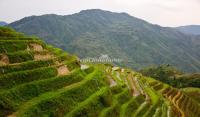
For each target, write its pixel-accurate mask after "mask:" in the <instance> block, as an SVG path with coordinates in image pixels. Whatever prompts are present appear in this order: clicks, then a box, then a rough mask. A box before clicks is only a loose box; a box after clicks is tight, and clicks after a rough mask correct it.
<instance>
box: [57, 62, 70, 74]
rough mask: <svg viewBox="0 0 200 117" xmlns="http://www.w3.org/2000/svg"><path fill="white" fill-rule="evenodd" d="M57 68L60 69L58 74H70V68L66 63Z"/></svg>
mask: <svg viewBox="0 0 200 117" xmlns="http://www.w3.org/2000/svg"><path fill="white" fill-rule="evenodd" d="M57 70H58V76H62V75H68V74H69V73H70V71H69V69H68V68H67V66H65V65H63V66H60V67H59V68H58V69H57Z"/></svg>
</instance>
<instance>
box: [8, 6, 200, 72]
mask: <svg viewBox="0 0 200 117" xmlns="http://www.w3.org/2000/svg"><path fill="white" fill-rule="evenodd" d="M8 26H11V27H13V28H14V29H16V30H17V31H20V32H24V33H25V34H27V35H37V36H39V37H40V38H42V39H43V40H44V41H45V42H47V43H48V44H52V45H54V46H56V47H59V48H62V49H63V50H66V51H68V52H70V53H74V54H76V55H77V56H79V57H80V58H85V57H99V56H100V55H102V54H103V55H108V56H110V57H112V58H119V59H122V60H123V62H121V63H116V64H117V65H120V66H123V67H124V66H126V67H129V68H133V69H135V70H139V69H141V68H144V67H146V66H149V65H152V64H156V65H160V64H170V65H173V66H176V67H177V68H178V69H180V70H182V71H185V72H199V70H200V53H199V51H200V48H199V47H200V46H199V43H200V41H199V40H200V37H198V36H197V37H195V36H189V35H186V34H183V33H181V32H179V31H178V30H176V29H174V28H167V27H161V26H158V25H153V24H150V23H148V22H146V21H144V20H141V19H138V18H135V17H132V16H130V15H128V14H126V13H114V12H109V11H103V10H98V9H93V10H84V11H81V12H79V13H75V14H72V15H66V16H60V15H53V14H52V15H42V16H31V17H26V18H23V19H21V20H19V21H16V22H13V23H11V24H9V25H8ZM91 50H92V51H91Z"/></svg>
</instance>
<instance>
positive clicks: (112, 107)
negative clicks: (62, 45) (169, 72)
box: [0, 28, 200, 117]
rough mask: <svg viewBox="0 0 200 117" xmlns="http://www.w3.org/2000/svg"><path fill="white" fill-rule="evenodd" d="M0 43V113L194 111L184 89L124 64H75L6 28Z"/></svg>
mask: <svg viewBox="0 0 200 117" xmlns="http://www.w3.org/2000/svg"><path fill="white" fill-rule="evenodd" d="M0 42H1V43H2V45H1V46H0V50H1V57H0V58H1V59H0V61H1V64H0V71H1V73H0V116H1V117H6V116H8V117H44V116H45V117H64V116H66V117H80V116H81V117H82V116H88V117H97V116H101V117H107V116H109V117H110V116H114V117H116V116H120V117H131V116H135V117H141V116H144V117H147V116H148V117H154V116H156V117H160V116H162V117H169V116H173V117H174V116H175V117H176V116H177V117H178V116H183V117H184V116H185V117H188V116H190V117H199V116H200V110H199V109H200V108H199V104H198V103H197V102H196V101H195V100H193V99H191V98H190V97H189V96H187V95H186V94H185V93H184V92H182V91H180V90H178V89H175V88H173V87H170V86H169V85H166V84H164V83H162V82H159V81H156V80H153V79H152V78H147V77H144V76H142V75H141V74H139V73H137V72H134V71H132V70H130V69H123V68H119V67H114V66H112V65H103V64H94V65H88V66H89V67H88V68H86V69H81V67H80V64H82V63H80V62H79V61H78V59H77V58H76V57H75V56H72V55H70V54H67V53H65V52H63V51H62V50H60V49H56V48H54V47H52V46H49V45H46V44H45V43H44V42H42V41H40V39H38V38H36V37H27V36H25V35H23V34H21V33H18V32H15V31H14V30H12V29H8V28H0ZM188 107H189V108H188Z"/></svg>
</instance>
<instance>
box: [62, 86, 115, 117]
mask: <svg viewBox="0 0 200 117" xmlns="http://www.w3.org/2000/svg"><path fill="white" fill-rule="evenodd" d="M110 96H111V92H110V89H109V88H108V87H103V88H101V89H100V90H98V91H97V92H95V93H94V94H92V95H91V96H90V97H88V98H87V99H86V100H84V101H83V102H81V103H79V104H78V105H77V107H76V108H74V109H73V110H72V111H70V112H69V113H67V114H66V116H65V117H83V116H88V117H97V116H98V115H99V113H100V112H101V110H102V109H104V108H106V107H107V106H108V105H109V102H110Z"/></svg>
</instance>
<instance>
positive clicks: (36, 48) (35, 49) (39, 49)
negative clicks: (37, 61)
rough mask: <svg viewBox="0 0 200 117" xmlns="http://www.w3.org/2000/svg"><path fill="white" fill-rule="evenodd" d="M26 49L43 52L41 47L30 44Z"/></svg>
mask: <svg viewBox="0 0 200 117" xmlns="http://www.w3.org/2000/svg"><path fill="white" fill-rule="evenodd" d="M28 48H31V49H32V50H34V51H43V50H44V49H43V47H42V46H41V45H40V44H37V43H31V44H30V47H28Z"/></svg>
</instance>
